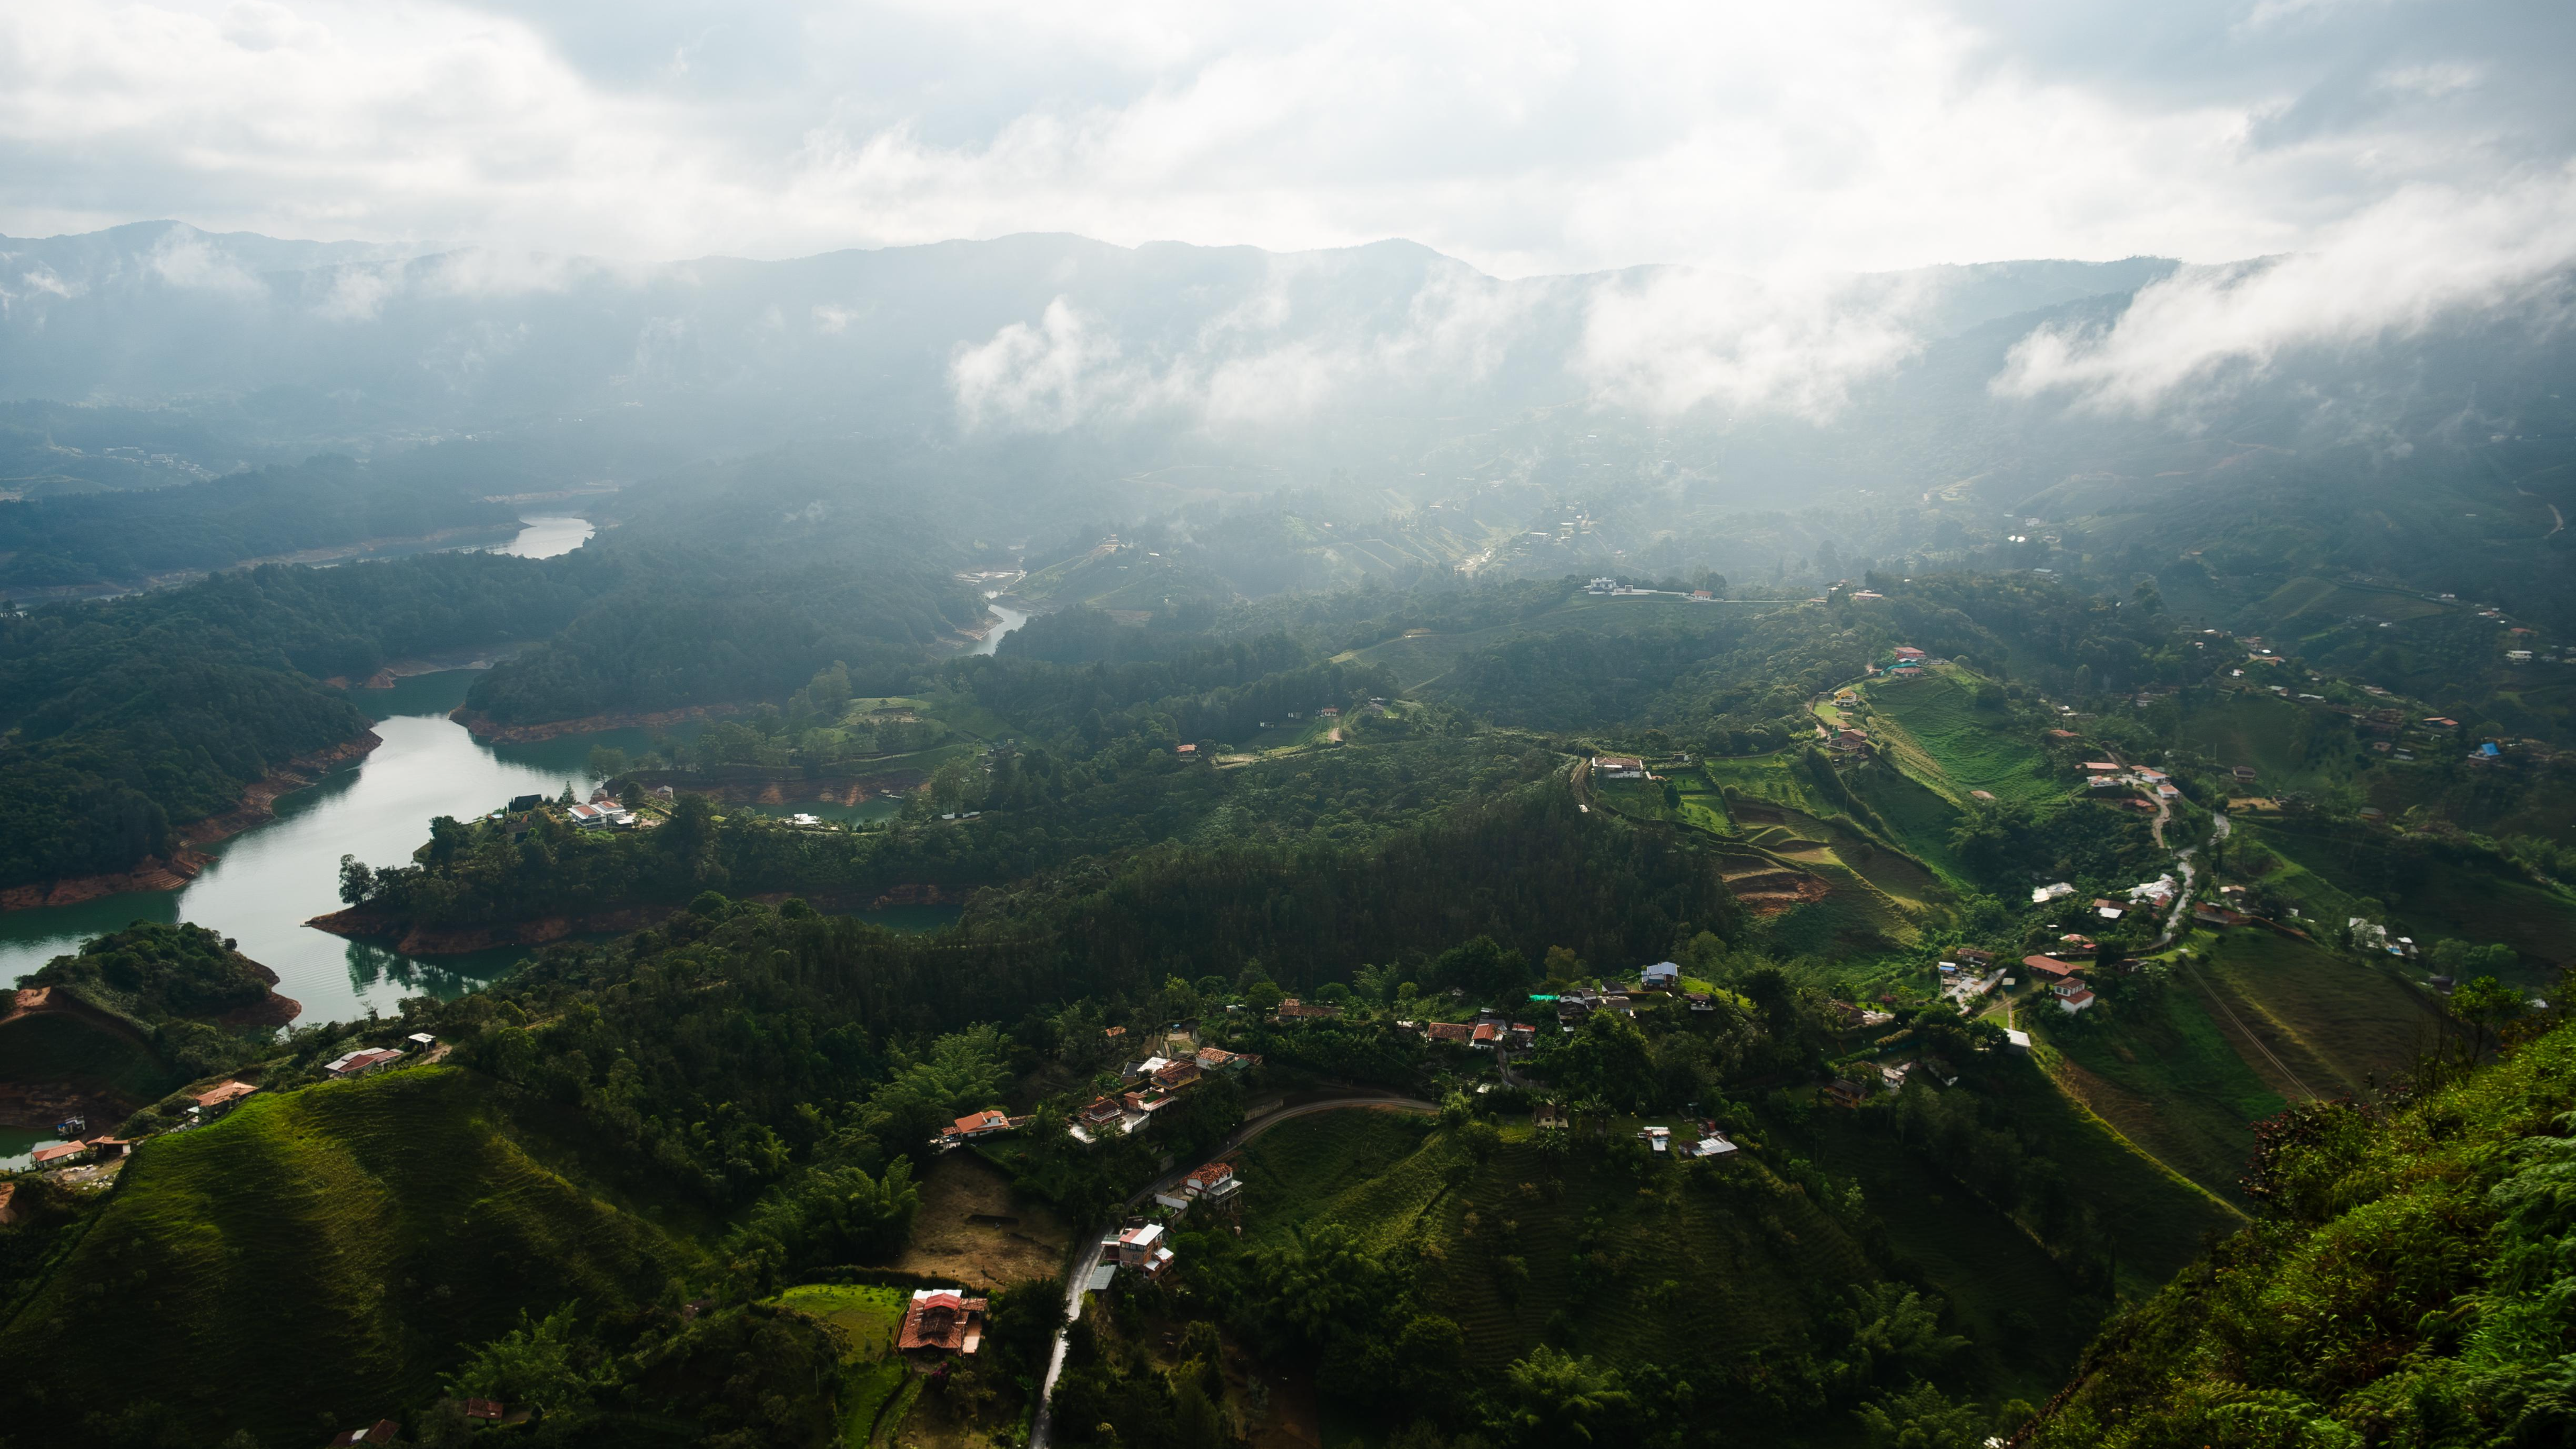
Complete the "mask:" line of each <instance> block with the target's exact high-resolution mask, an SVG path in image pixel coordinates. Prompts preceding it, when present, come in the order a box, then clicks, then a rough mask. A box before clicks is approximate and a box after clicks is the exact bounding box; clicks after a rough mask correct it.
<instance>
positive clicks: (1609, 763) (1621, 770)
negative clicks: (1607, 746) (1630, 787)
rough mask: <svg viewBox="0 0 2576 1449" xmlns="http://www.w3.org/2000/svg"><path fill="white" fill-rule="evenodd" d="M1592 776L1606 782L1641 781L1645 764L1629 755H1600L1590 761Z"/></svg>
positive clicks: (1644, 772)
mask: <svg viewBox="0 0 2576 1449" xmlns="http://www.w3.org/2000/svg"><path fill="white" fill-rule="evenodd" d="M1592 770H1593V773H1594V774H1597V775H1599V776H1601V777H1602V778H1603V779H1606V780H1642V779H1644V778H1646V762H1645V761H1643V760H1640V759H1637V758H1635V757H1634V756H1631V755H1600V756H1596V757H1595V758H1594V759H1593V761H1592Z"/></svg>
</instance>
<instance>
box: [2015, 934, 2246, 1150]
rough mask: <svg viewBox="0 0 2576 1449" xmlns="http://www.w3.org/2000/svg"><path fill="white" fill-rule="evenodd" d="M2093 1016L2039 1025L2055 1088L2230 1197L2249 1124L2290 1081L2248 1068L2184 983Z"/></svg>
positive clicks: (2034, 1012)
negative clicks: (2051, 1058) (2054, 1064)
mask: <svg viewBox="0 0 2576 1449" xmlns="http://www.w3.org/2000/svg"><path fill="white" fill-rule="evenodd" d="M2026 1014H2027V1015H2031V1016H2035V1017H2038V1018H2039V1019H2040V1020H2042V1021H2046V1020H2048V1019H2050V1018H2051V1017H2053V1016H2054V1015H2055V1013H2053V1012H2049V1011H2047V1010H2045V1009H2043V1008H2031V1009H2030V1010H2029V1011H2028V1012H2027V1013H2026ZM2101 1014H2102V1016H2103V1018H2104V1019H2103V1020H2100V1021H2087V1022H2084V1023H2083V1024H2082V1025H2080V1026H2076V1025H2068V1026H2066V1027H2064V1028H2062V1029H2059V1030H2056V1031H2050V1030H2049V1028H2048V1027H2046V1026H2043V1027H2041V1028H2040V1030H2041V1032H2042V1033H2044V1034H2045V1035H2046V1037H2047V1040H2048V1042H2049V1044H2050V1045H2051V1046H2053V1047H2055V1048H2056V1049H2057V1050H2058V1052H2059V1053H2060V1054H2061V1055H2062V1057H2063V1058H2064V1061H2063V1063H2062V1064H2061V1065H2060V1066H2059V1068H2058V1077H2059V1080H2060V1082H2061V1083H2062V1084H2063V1085H2064V1086H2065V1087H2066V1089H2067V1090H2068V1091H2069V1092H2071V1093H2073V1094H2074V1095H2076V1096H2077V1097H2079V1098H2080V1099H2082V1100H2083V1102H2084V1103H2085V1105H2087V1106H2088V1107H2090V1108H2091V1109H2092V1110H2093V1111H2095V1112H2097V1113H2099V1114H2100V1115H2101V1116H2102V1118H2103V1119H2104V1120H2105V1121H2107V1122H2109V1123H2110V1124H2111V1125H2112V1126H2113V1127H2114V1128H2116V1129H2118V1130H2119V1132H2120V1133H2121V1135H2123V1136H2125V1137H2127V1138H2128V1139H2129V1140H2130V1141H2132V1142H2134V1143H2136V1144H2137V1145H2138V1146H2139V1147H2140V1148H2142V1149H2144V1150H2146V1151H2148V1152H2150V1153H2153V1154H2154V1155H2155V1157H2156V1159H2157V1160H2158V1161H2160V1162H2162V1163H2164V1164H2165V1165H2166V1166H2167V1167H2170V1168H2172V1169H2173V1170H2174V1171H2176V1172H2179V1173H2181V1174H2183V1175H2184V1176H2186V1177H2188V1178H2190V1179H2191V1180H2192V1181H2194V1182H2196V1183H2199V1184H2200V1185H2201V1186H2202V1187H2205V1188H2207V1189H2209V1190H2210V1191H2212V1192H2214V1193H2218V1194H2219V1195H2221V1196H2223V1197H2228V1198H2230V1199H2233V1198H2234V1197H2235V1195H2236V1192H2237V1178H2238V1177H2239V1176H2240V1175H2241V1174H2242V1173H2243V1172H2244V1170H2245V1159H2246V1156H2247V1155H2248V1154H2249V1153H2251V1152H2252V1151H2253V1150H2254V1130H2253V1126H2252V1124H2253V1123H2254V1122H2255V1121H2256V1120H2257V1119H2258V1118H2262V1117H2267V1116H2270V1115H2271V1114H2272V1113H2274V1112H2277V1111H2279V1110H2281V1108H2282V1107H2283V1106H2285V1105H2287V1098H2286V1097H2285V1096H2284V1095H2283V1093H2284V1091H2286V1090H2287V1087H2288V1084H2287V1083H2280V1084H2273V1083H2267V1082H2265V1081H2264V1079H2263V1078H2262V1077H2261V1076H2260V1075H2258V1074H2257V1073H2256V1072H2255V1070H2254V1069H2253V1068H2252V1067H2250V1066H2248V1065H2246V1062H2245V1057H2244V1054H2243V1053H2240V1051H2239V1050H2238V1048H2237V1047H2236V1046H2234V1045H2233V1044H2232V1043H2231V1042H2230V1041H2229V1039H2228V1035H2227V1031H2226V1029H2225V1028H2223V1027H2222V1026H2221V1025H2220V1023H2219V1021H2218V1019H2217V1018H2216V1016H2215V1015H2214V1013H2213V1012H2212V1010H2211V1008H2210V1006H2209V1004H2208V1002H2207V1001H2206V1000H2204V999H2203V998H2202V996H2201V995H2200V993H2199V992H2198V991H2196V990H2195V989H2194V988H2193V987H2192V985H2191V984H2190V983H2189V982H2187V981H2184V980H2182V979H2179V978H2177V979H2176V980H2175V981H2173V982H2172V983H2171V984H2170V985H2168V986H2166V987H2165V988H2164V989H2162V990H2160V991H2155V992H2152V993H2141V994H2136V995H2132V996H2129V997H2127V998H2124V999H2123V1000H2122V1001H2121V1002H2120V1003H2119V1004H2118V1005H2116V1006H2110V1007H2105V1008H2102V1009H2101Z"/></svg>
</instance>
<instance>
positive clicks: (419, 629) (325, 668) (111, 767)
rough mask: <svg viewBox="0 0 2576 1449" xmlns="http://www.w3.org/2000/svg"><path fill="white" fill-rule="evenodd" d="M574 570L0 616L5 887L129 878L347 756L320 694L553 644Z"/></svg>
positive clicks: (266, 580)
mask: <svg viewBox="0 0 2576 1449" xmlns="http://www.w3.org/2000/svg"><path fill="white" fill-rule="evenodd" d="M590 582H591V580H590V577H589V576H588V571H587V570H586V569H584V568H581V567H561V566H557V567H548V566H545V565H540V564H536V563H532V562H530V561H528V560H524V559H515V558H506V557H501V556H497V555H490V554H441V555H434V556H427V557H420V558H411V559H401V560H396V561H393V562H389V563H382V564H369V565H366V566H364V567H358V568H346V569H327V570H317V569H306V568H295V567H289V566H284V565H269V566H266V567H262V568H258V569H251V570H243V571H237V572H233V573H226V574H220V575H217V576H216V577H214V578H211V579H207V580H205V581H203V582H200V583H196V584H192V585H189V586H187V587H184V588H179V589H173V590H168V591H164V592H158V593H150V594H141V595H135V596H132V597H128V598H122V599H116V600H111V601H108V602H105V603H97V604H67V605H52V606H47V607H43V608H38V609H32V610H27V611H24V612H21V613H16V614H11V615H6V616H0V730H5V731H6V733H5V735H0V885H17V884H20V883H22V882H30V881H44V880H50V879H55V878H60V877H64V876H76V875H86V874H92V873H107V872H116V871H122V870H126V869H129V868H131V867H133V866H134V865H135V864H136V863H137V862H139V861H142V860H144V859H146V858H149V857H156V856H157V857H166V856H168V855H169V854H170V853H171V851H172V850H173V849H175V848H176V846H177V844H178V842H179V841H180V839H181V838H182V836H183V834H184V828H185V827H186V826H187V825H189V824H191V823H193V822H195V821H199V820H203V819H205V818H207V817H208V816H212V815H218V814H221V813H223V812H224V811H227V810H230V809H231V808H233V807H234V806H235V805H236V804H238V803H239V802H240V799H241V793H242V790H243V788H244V787H246V786H248V785H250V784H251V783H252V782H254V781H257V780H259V779H260V778H261V777H263V776H264V775H266V774H268V773H269V772H270V771H272V770H276V769H280V768H282V767H284V766H286V765H287V764H288V763H289V762H290V761H293V760H295V759H297V758H299V757H303V756H307V755H312V754H315V753H317V752H321V751H327V750H330V749H332V748H334V747H336V746H341V745H345V744H348V743H350V742H352V741H355V740H358V739H361V738H363V737H364V736H365V734H366V732H367V717H366V716H365V715H364V714H363V713H362V712H360V711H359V710H358V708H357V707H356V706H355V705H354V704H352V703H351V702H350V701H349V699H348V698H347V696H346V695H345V694H344V693H343V692H342V691H341V690H340V689H337V688H333V687H330V686H329V685H327V684H325V683H324V682H323V681H324V680H326V679H330V678H333V677H339V678H342V679H348V678H358V679H363V678H365V677H366V676H368V675H370V674H372V673H374V672H375V671H376V670H377V669H379V668H381V667H383V665H384V664H385V663H387V662H388V661H390V660H393V659H397V658H400V657H402V656H404V655H408V654H414V653H418V652H423V651H427V650H434V649H441V648H450V647H455V646H459V645H479V644H492V643H498V642H502V641H505V640H512V639H524V638H528V637H530V636H532V635H541V634H545V633H548V632H551V631H552V630H555V629H559V628H561V627H563V625H564V624H565V623H567V622H568V621H570V620H571V619H572V618H573V617H574V616H575V615H577V614H578V613H579V611H580V610H581V608H582V606H583V604H584V603H585V602H586V600H587V598H588V590H587V587H586V586H587V585H588V584H589V583H590Z"/></svg>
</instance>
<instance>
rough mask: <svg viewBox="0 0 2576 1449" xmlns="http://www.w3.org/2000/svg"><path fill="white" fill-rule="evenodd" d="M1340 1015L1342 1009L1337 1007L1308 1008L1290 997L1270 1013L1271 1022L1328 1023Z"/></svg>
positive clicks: (1319, 1006) (1319, 1005)
mask: <svg viewBox="0 0 2576 1449" xmlns="http://www.w3.org/2000/svg"><path fill="white" fill-rule="evenodd" d="M1341 1014H1342V1009H1341V1008H1340V1007H1338V1006H1324V1005H1321V1004H1318V1005H1314V1006H1309V1005H1307V1004H1306V1003H1305V1002H1302V1001H1299V1000H1298V999H1297V998H1296V997H1293V996H1291V997H1289V998H1288V999H1287V1000H1285V1001H1283V1002H1280V1003H1279V1009H1278V1010H1277V1011H1275V1012H1272V1013H1271V1020H1273V1021H1330V1020H1332V1019H1333V1018H1335V1017H1337V1016H1340V1015H1341Z"/></svg>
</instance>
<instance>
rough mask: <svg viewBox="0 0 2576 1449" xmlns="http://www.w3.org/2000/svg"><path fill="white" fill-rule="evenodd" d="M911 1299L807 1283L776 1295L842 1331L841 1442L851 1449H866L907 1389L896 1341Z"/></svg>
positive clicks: (889, 1291) (885, 1291) (890, 1291)
mask: <svg viewBox="0 0 2576 1449" xmlns="http://www.w3.org/2000/svg"><path fill="white" fill-rule="evenodd" d="M908 1296H909V1295H908V1294H906V1293H905V1292H904V1290H903V1289H900V1288H876V1287H867V1286H862V1285H858V1284H843V1283H807V1284H802V1285H800V1286H798V1287H794V1288H790V1289H788V1290H787V1291H786V1292H784V1293H781V1294H780V1295H779V1296H778V1300H777V1301H778V1302H779V1303H780V1304H781V1305H782V1306H784V1307H788V1308H793V1309H795V1310H796V1311H797V1312H799V1313H805V1314H810V1315H812V1316H814V1317H816V1318H819V1319H822V1320H823V1321H824V1322H826V1323H829V1324H831V1325H832V1326H833V1327H835V1328H837V1329H839V1330H840V1331H841V1370H842V1375H843V1382H842V1388H841V1404H842V1422H841V1442H842V1444H843V1445H845V1446H847V1449H863V1446H865V1445H866V1444H867V1442H868V1439H869V1434H870V1431H871V1430H873V1429H875V1428H876V1426H877V1420H878V1419H879V1418H880V1417H881V1416H883V1415H884V1414H885V1411H886V1409H887V1406H888V1405H890V1404H891V1403H892V1402H893V1401H894V1398H895V1396H896V1394H897V1393H899V1392H900V1391H901V1390H902V1389H903V1387H904V1383H905V1379H906V1377H907V1375H906V1369H905V1365H904V1361H903V1360H902V1359H901V1358H900V1357H898V1356H897V1355H896V1354H895V1351H894V1341H895V1331H896V1330H897V1329H900V1328H901V1327H903V1310H904V1303H905V1300H906V1299H907V1298H908Z"/></svg>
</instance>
